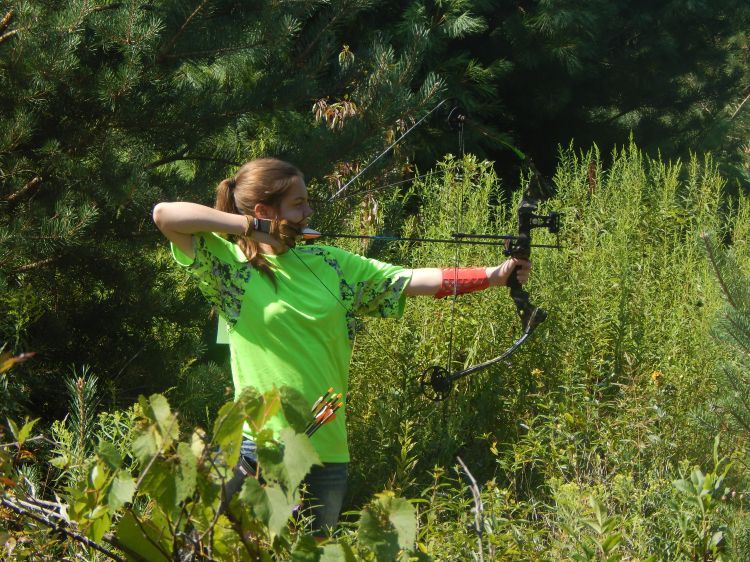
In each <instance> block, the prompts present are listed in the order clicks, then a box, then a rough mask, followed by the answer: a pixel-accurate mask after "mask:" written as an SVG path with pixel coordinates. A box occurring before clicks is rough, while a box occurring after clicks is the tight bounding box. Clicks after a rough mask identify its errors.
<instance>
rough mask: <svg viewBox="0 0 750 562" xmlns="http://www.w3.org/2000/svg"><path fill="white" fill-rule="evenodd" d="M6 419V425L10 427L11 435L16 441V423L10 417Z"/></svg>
mask: <svg viewBox="0 0 750 562" xmlns="http://www.w3.org/2000/svg"><path fill="white" fill-rule="evenodd" d="M7 419H8V427H10V432H11V433H12V434H13V437H14V438H15V439H16V441H18V426H17V425H16V422H14V421H13V420H12V419H10V418H7Z"/></svg>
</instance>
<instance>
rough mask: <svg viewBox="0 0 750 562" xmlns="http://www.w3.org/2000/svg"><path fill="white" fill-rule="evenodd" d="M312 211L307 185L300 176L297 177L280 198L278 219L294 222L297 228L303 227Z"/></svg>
mask: <svg viewBox="0 0 750 562" xmlns="http://www.w3.org/2000/svg"><path fill="white" fill-rule="evenodd" d="M312 213H313V211H312V209H311V208H310V201H309V199H308V198H307V186H306V185H305V182H304V181H303V180H302V178H297V179H296V181H294V182H293V183H292V185H291V187H290V188H289V189H288V190H287V192H286V193H285V194H284V197H283V198H282V199H281V202H280V203H279V209H278V216H279V218H280V219H286V220H288V221H289V222H291V223H294V224H295V225H297V226H298V227H299V228H305V227H307V220H308V219H309V218H310V216H311V215H312Z"/></svg>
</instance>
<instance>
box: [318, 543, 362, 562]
mask: <svg viewBox="0 0 750 562" xmlns="http://www.w3.org/2000/svg"><path fill="white" fill-rule="evenodd" d="M356 561H357V559H356V558H355V557H354V552H352V547H351V546H349V545H348V544H346V543H343V542H341V543H338V544H327V545H325V547H324V548H323V556H321V558H320V562H356Z"/></svg>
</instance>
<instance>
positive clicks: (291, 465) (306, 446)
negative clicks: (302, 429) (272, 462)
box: [279, 428, 320, 490]
mask: <svg viewBox="0 0 750 562" xmlns="http://www.w3.org/2000/svg"><path fill="white" fill-rule="evenodd" d="M279 437H280V439H281V442H282V443H283V444H284V468H285V469H286V476H287V481H286V485H287V486H288V487H289V489H290V490H293V489H295V488H297V487H298V486H299V485H300V482H302V480H303V479H304V478H305V476H307V473H308V472H310V467H311V466H312V465H314V464H320V457H319V456H318V453H317V451H316V450H315V448H314V447H313V446H312V443H310V438H309V437H307V435H305V434H304V433H295V431H294V430H293V429H291V428H284V429H282V430H281V434H280V436H279Z"/></svg>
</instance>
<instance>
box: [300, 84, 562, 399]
mask: <svg viewBox="0 0 750 562" xmlns="http://www.w3.org/2000/svg"><path fill="white" fill-rule="evenodd" d="M448 101H450V100H449V99H444V100H442V101H441V102H440V103H438V104H437V105H436V106H435V107H434V108H432V109H431V110H430V111H429V112H428V113H427V114H426V115H424V116H423V117H422V118H421V119H419V120H418V121H417V122H415V123H414V124H413V125H412V126H411V127H410V128H409V129H408V130H407V131H405V132H404V133H403V134H402V135H401V136H400V137H399V138H398V139H396V140H395V141H394V142H393V143H392V144H391V145H390V146H388V147H387V148H386V149H385V150H384V151H382V152H381V153H380V154H378V155H377V156H376V157H375V158H374V159H373V160H372V161H370V162H369V163H368V164H367V165H366V166H365V167H364V168H363V169H362V170H360V171H359V173H357V174H356V175H355V176H354V177H352V178H351V179H350V180H349V181H348V182H346V184H344V185H343V186H342V187H341V188H340V189H339V190H338V191H336V192H335V193H334V194H333V195H332V196H331V198H330V199H329V202H330V201H333V200H334V199H336V198H338V197H339V196H340V195H341V194H342V193H343V192H344V191H345V190H346V189H347V188H349V186H350V185H352V184H353V183H354V182H355V181H356V180H357V179H358V178H359V177H360V176H361V175H362V174H364V173H365V172H366V171H367V170H368V169H369V168H370V167H371V166H372V165H373V164H375V162H377V161H378V160H380V158H382V157H383V156H385V155H386V154H387V153H388V152H389V151H390V150H391V149H392V148H394V147H395V146H396V145H397V144H398V143H399V142H401V141H402V140H403V139H404V138H405V137H406V136H407V135H408V134H409V133H411V132H412V131H413V130H414V129H415V128H416V127H418V126H419V125H420V124H421V123H423V122H424V121H425V120H426V119H427V118H428V117H429V116H430V115H431V114H433V113H434V112H435V111H437V109H438V108H440V107H441V106H442V105H444V104H445V103H446V102H448ZM466 120H467V116H466V113H465V112H464V111H463V110H462V109H461V108H460V106H459V105H458V104H456V103H453V105H452V108H451V109H450V111H449V114H448V119H447V121H448V125H449V126H450V128H451V129H452V130H458V131H459V133H460V135H461V136H462V135H463V127H464V124H465V122H466ZM511 148H512V147H511ZM514 151H515V152H516V154H518V155H519V156H521V157H522V158H524V156H523V154H521V153H519V152H518V151H516V150H515V149H514ZM528 165H529V167H530V168H531V170H532V176H531V181H530V182H529V185H528V187H527V189H526V191H525V192H524V195H523V197H522V198H521V202H520V204H519V206H518V234H517V235H494V234H465V233H453V234H452V235H451V239H450V240H448V239H420V238H408V239H406V238H401V237H395V236H393V237H389V236H356V235H335V234H321V233H318V232H315V231H310V232H311V233H313V234H311V235H310V236H309V238H310V239H313V238H318V237H321V236H326V237H331V238H335V237H345V238H369V239H374V240H384V241H397V240H409V241H425V242H447V243H462V242H467V243H469V244H497V243H499V242H500V241H503V242H504V243H505V250H504V252H503V253H504V254H505V255H506V256H509V257H513V258H517V259H524V260H528V259H529V257H530V255H531V248H532V247H534V246H542V247H552V248H559V247H560V246H559V244H557V245H554V246H551V245H538V244H532V243H531V231H532V230H533V229H535V228H546V229H547V230H548V231H549V232H550V233H557V232H559V229H560V215H559V213H556V212H550V213H549V214H547V215H537V214H535V212H536V210H537V207H538V200H537V199H535V198H533V197H532V195H531V193H532V186H534V187H536V185H535V184H539V183H540V176H539V173H538V172H537V170H536V168H535V167H534V165H533V164H532V163H531V162H530V161H529V162H528ZM508 287H509V288H510V296H511V298H512V299H513V302H514V303H515V305H516V309H517V312H518V316H519V319H520V321H521V329H522V333H521V336H520V337H519V338H518V339H517V340H516V341H514V342H513V344H512V345H511V346H510V347H509V348H508V349H506V350H505V351H504V352H503V353H502V354H500V355H498V356H497V357H495V358H493V359H490V360H488V361H484V362H482V363H479V364H476V365H473V366H471V367H467V368H465V369H462V370H459V371H454V372H451V371H449V370H448V369H446V368H445V367H442V366H439V365H434V366H432V367H429V368H428V369H427V370H426V371H424V373H422V375H421V376H420V385H421V388H422V392H423V393H424V394H425V396H427V397H428V398H430V399H432V400H444V399H445V398H447V397H448V395H449V394H450V391H451V389H452V388H453V383H454V382H455V381H457V380H459V379H462V378H464V377H466V376H468V375H471V374H473V373H476V372H479V371H482V370H484V369H487V368H488V367H491V366H493V365H495V364H497V363H499V362H500V361H503V360H505V359H507V358H508V357H510V356H511V355H512V354H513V353H515V352H516V351H517V350H518V349H519V348H520V347H521V346H522V345H523V343H524V342H525V341H526V340H527V339H528V338H529V337H530V336H531V334H532V333H533V332H534V330H535V329H536V327H537V326H538V325H539V324H541V323H542V322H544V320H545V319H546V318H547V311H546V310H544V309H543V308H540V307H538V306H536V305H533V304H531V302H530V300H529V294H528V292H526V291H525V290H524V289H523V287H522V286H521V284H520V283H519V281H518V277H517V275H516V271H514V272H513V273H512V274H511V276H510V278H509V279H508ZM455 298H456V295H454V300H455ZM337 300H338V299H337ZM451 337H452V335H451Z"/></svg>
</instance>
